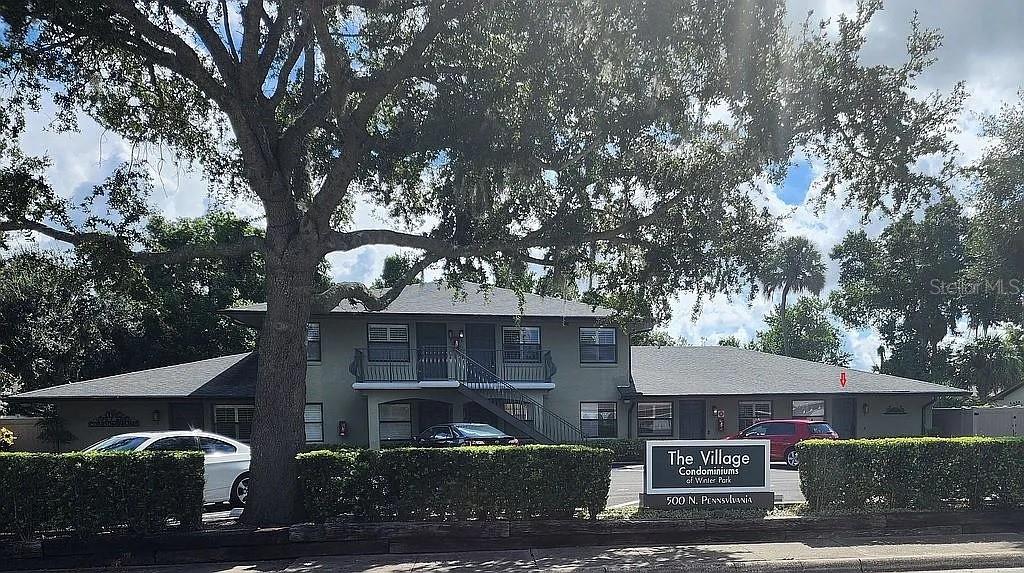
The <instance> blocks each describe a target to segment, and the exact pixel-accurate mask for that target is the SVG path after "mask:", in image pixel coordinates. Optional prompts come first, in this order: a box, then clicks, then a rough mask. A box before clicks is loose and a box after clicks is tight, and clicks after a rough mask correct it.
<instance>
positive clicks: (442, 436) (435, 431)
mask: <svg viewBox="0 0 1024 573" xmlns="http://www.w3.org/2000/svg"><path fill="white" fill-rule="evenodd" d="M427 434H429V435H428V436H427V437H428V438H430V439H432V440H450V439H452V438H453V437H454V436H453V435H452V429H451V428H449V427H448V426H436V427H434V428H431V429H429V430H427Z"/></svg>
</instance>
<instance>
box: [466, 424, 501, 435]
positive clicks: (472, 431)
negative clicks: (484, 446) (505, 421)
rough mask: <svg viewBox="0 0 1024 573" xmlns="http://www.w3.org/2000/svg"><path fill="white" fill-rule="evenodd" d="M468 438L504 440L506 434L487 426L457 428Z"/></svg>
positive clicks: (475, 425) (471, 425) (470, 425)
mask: <svg viewBox="0 0 1024 573" xmlns="http://www.w3.org/2000/svg"><path fill="white" fill-rule="evenodd" d="M455 427H456V428H457V429H458V430H459V432H461V433H462V435H464V436H466V437H467V438H503V437H505V433H504V432H502V431H500V430H498V429H496V428H494V427H493V426H488V425H487V424H459V425H457V426H455Z"/></svg>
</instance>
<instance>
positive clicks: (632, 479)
mask: <svg viewBox="0 0 1024 573" xmlns="http://www.w3.org/2000/svg"><path fill="white" fill-rule="evenodd" d="M643 482H644V467H643V466H642V465H635V466H625V467H621V468H612V484H611V487H609V488H608V507H616V506H620V507H621V506H625V505H630V504H636V503H637V501H638V498H639V494H640V492H641V491H643V487H644V485H643ZM771 483H772V490H773V491H774V492H775V493H776V495H778V494H782V503H802V502H803V501H804V495H803V493H801V492H800V473H799V472H797V471H796V470H790V469H787V468H786V467H785V466H781V465H779V466H775V465H773V466H772V473H771Z"/></svg>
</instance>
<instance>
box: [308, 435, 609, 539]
mask: <svg viewBox="0 0 1024 573" xmlns="http://www.w3.org/2000/svg"><path fill="white" fill-rule="evenodd" d="M297 459H298V462H299V483H300V487H301V489H302V492H303V499H304V502H305V507H306V511H307V513H308V514H309V516H310V517H311V518H313V519H314V520H317V521H323V520H325V519H327V518H329V517H333V516H338V515H346V514H351V515H354V516H355V517H356V518H358V519H364V520H370V521H389V520H435V519H467V518H478V519H494V518H506V519H531V518H568V517H572V516H573V515H574V514H575V513H576V511H577V510H578V509H585V510H586V511H587V512H588V513H589V515H590V517H592V518H595V517H596V516H597V514H598V513H600V512H601V510H603V509H604V506H605V501H606V499H607V497H608V486H609V471H610V468H611V460H612V454H611V452H610V451H609V450H604V449H597V448H589V447H584V446H520V447H471V448H436V449H435V448H401V449H389V450H381V451H375V450H353V451H318V452H310V453H305V454H299V456H298V458H297Z"/></svg>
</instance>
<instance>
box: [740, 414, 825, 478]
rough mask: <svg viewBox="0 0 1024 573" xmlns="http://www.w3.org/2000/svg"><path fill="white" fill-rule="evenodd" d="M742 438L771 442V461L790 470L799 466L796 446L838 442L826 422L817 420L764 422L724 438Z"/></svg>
mask: <svg viewBox="0 0 1024 573" xmlns="http://www.w3.org/2000/svg"><path fill="white" fill-rule="evenodd" d="M744 438H749V439H756V440H768V441H770V442H771V461H773V462H786V465H787V466H789V467H791V468H794V469H795V468H797V467H798V466H799V465H800V457H799V456H798V455H797V453H796V445H797V443H799V442H802V441H804V440H809V439H811V438H815V439H828V440H838V439H839V434H837V433H836V431H835V430H833V429H832V426H830V425H829V423H828V422H822V421H818V420H765V421H763V422H758V423H756V424H754V425H752V426H750V427H749V428H746V429H745V430H743V431H742V432H740V433H738V434H735V435H732V436H728V437H726V439H727V440H740V439H744Z"/></svg>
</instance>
